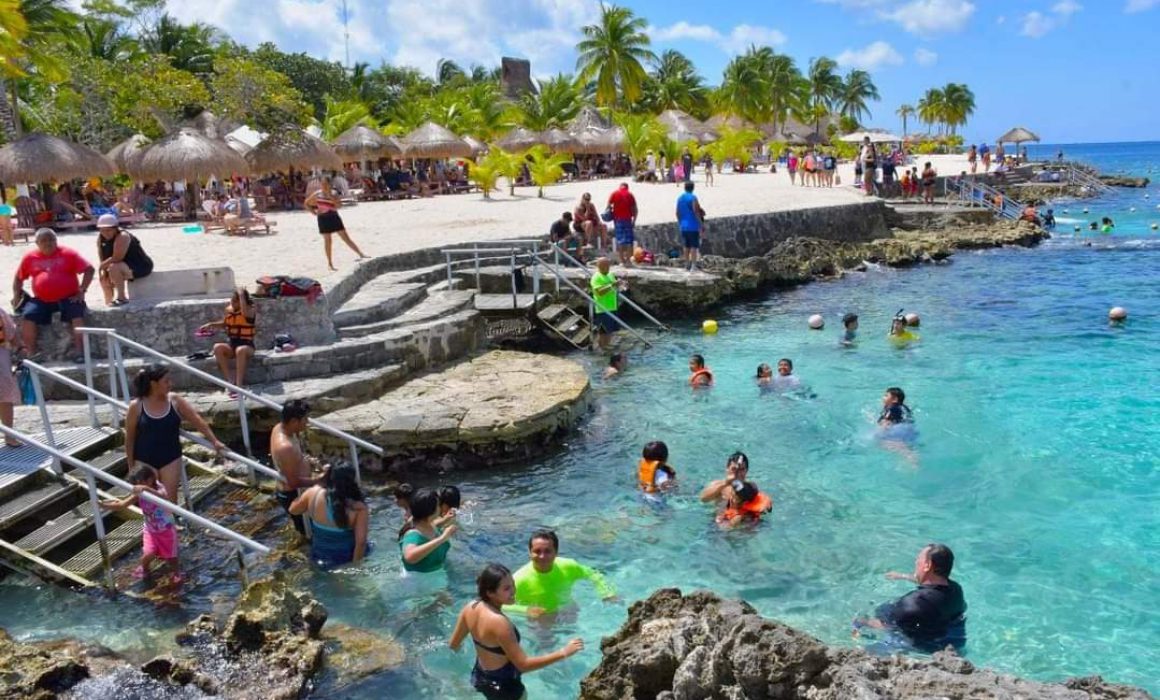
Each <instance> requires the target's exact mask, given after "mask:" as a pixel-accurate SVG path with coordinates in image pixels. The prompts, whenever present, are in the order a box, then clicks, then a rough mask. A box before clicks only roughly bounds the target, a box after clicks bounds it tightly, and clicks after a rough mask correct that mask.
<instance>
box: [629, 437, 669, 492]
mask: <svg viewBox="0 0 1160 700" xmlns="http://www.w3.org/2000/svg"><path fill="white" fill-rule="evenodd" d="M668 462H669V446H668V445H666V444H665V443H663V442H661V441H659V440H654V441H653V442H650V443H649V444H647V445H645V446H644V450H643V451H642V453H641V458H640V464H639V465H637V469H636V476H637V482H638V483H639V485H640V488H641V490H642V491H644V492H645V493H659V492H661V491H668V490H670V489H673V488H676V485H677V470H675V469H673V468H672V467H671V466H669V463H668Z"/></svg>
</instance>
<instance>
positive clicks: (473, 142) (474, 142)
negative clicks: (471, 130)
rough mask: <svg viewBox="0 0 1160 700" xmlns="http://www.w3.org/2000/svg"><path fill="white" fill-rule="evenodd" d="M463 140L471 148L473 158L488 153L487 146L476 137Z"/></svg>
mask: <svg viewBox="0 0 1160 700" xmlns="http://www.w3.org/2000/svg"><path fill="white" fill-rule="evenodd" d="M463 140H464V141H465V142H466V143H467V145H468V146H471V157H472V158H475V157H478V156H481V155H483V154H484V153H487V144H486V143H484V142H483V141H480V140H479V139H477V138H475V137H474V136H464V137H463Z"/></svg>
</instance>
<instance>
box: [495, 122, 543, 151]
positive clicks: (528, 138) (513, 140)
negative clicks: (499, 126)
mask: <svg viewBox="0 0 1160 700" xmlns="http://www.w3.org/2000/svg"><path fill="white" fill-rule="evenodd" d="M495 145H497V146H499V147H500V148H502V149H503V150H505V151H512V152H516V151H526V150H528V149H529V148H531V147H532V146H539V145H547V144H545V143H544V139H543V137H542V136H540V135H539V134H537V133H536V132H534V131H532V130H531V129H525V128H524V127H522V126H517V127H516V128H514V129H512V130H511V131H509V132H507V133H506V134H504V135H503V136H501V137H500V138H499V140H497V141H496V142H495Z"/></svg>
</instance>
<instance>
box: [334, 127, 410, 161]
mask: <svg viewBox="0 0 1160 700" xmlns="http://www.w3.org/2000/svg"><path fill="white" fill-rule="evenodd" d="M330 145H331V146H332V147H333V148H334V150H335V152H336V153H338V155H340V156H341V157H343V158H346V159H348V160H362V159H374V158H399V157H402V155H403V149H402V148H400V147H399V144H398V143H396V142H395V141H394V140H392V139H390V138H389V137H387V136H385V135H383V133H382V132H380V131H377V130H375V129H372V128H371V127H369V126H367V125H366V124H355V125H354V126H352V127H351V128H349V129H347V130H346V131H344V132H342V133H341V134H339V135H338V136H337V137H336V138H335V139H334V140H333V141H331V142H330Z"/></svg>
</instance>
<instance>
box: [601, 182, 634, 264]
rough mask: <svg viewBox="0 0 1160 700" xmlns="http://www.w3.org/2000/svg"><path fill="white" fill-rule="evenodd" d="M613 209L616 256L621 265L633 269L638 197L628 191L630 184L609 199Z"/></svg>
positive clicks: (623, 185)
mask: <svg viewBox="0 0 1160 700" xmlns="http://www.w3.org/2000/svg"><path fill="white" fill-rule="evenodd" d="M608 206H609V207H611V208H612V224H613V229H614V230H615V232H616V255H617V257H619V258H620V264H621V265H625V266H627V267H632V243H633V230H634V228H635V227H636V214H637V210H636V197H633V196H632V193H631V192H629V191H628V183H627V182H622V183H620V187H619V188H617V190H616V191H615V192H613V193H612V195H611V196H610V197H609V198H608Z"/></svg>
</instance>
